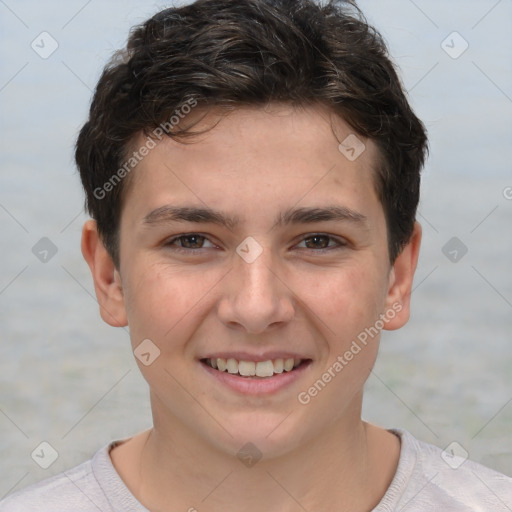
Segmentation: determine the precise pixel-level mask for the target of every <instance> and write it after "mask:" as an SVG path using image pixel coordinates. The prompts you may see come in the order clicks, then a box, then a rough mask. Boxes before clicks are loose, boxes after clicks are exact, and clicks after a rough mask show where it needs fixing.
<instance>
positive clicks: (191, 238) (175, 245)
mask: <svg viewBox="0 0 512 512" xmlns="http://www.w3.org/2000/svg"><path fill="white" fill-rule="evenodd" d="M205 241H208V239H207V238H206V237H205V236H202V235H200V234H198V233H188V234H186V235H180V236H176V237H174V238H173V239H171V240H169V241H168V242H166V243H165V244H164V245H165V247H170V248H171V249H173V250H176V251H185V252H186V251H189V252H192V251H194V250H198V249H206V248H207V247H204V243H205ZM209 243H210V244H211V242H209ZM212 246H213V244H212Z"/></svg>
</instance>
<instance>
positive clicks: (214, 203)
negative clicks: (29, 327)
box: [76, 0, 427, 453]
mask: <svg viewBox="0 0 512 512" xmlns="http://www.w3.org/2000/svg"><path fill="white" fill-rule="evenodd" d="M426 144H427V142H426V134H425V130H424V127H423V125H422V123H421V122H420V121H419V120H418V118H417V117H416V116H415V114H414V113H413V111H412V109H411V108H410V106H409V104H408V101H407V98H406V96H405V94H404V91H403V88H402V86H401V83H400V80H399V78H398V76H397V74H396V71H395V68H394V66H393V64H392V62H391V61H390V59H389V57H388V55H387V49H386V46H385V44H384V42H383V40H382V38H381V37H380V35H379V34H378V33H377V32H376V31H375V30H374V29H373V28H372V27H370V26H368V24H367V23H366V22H365V20H364V18H363V15H362V14H361V13H360V12H359V11H358V9H357V7H356V6H355V5H354V4H352V3H349V2H336V1H331V2H328V3H327V4H326V5H324V6H319V5H317V4H315V3H313V2H311V1H307V0H303V1H300V0H299V1H292V0H247V1H245V2H239V1H238V0H198V1H196V2H195V3H193V4H191V5H187V6H184V7H180V8H170V9H166V10H164V11H162V12H160V13H158V14H156V15H155V16H154V17H152V18H151V19H149V20H148V21H146V22H145V23H143V24H142V25H140V26H138V27H136V28H135V29H134V30H133V31H132V33H131V35H130V37H129V40H128V44H127V47H126V49H124V50H122V51H120V52H118V53H117V54H116V55H115V56H114V58H113V59H112V60H111V62H110V63H109V64H108V65H107V66H106V68H105V69H104V71H103V74H102V76H101V78H100V80H99V82H98V85H97V88H96V91H95V94H94V98H93V101H92V105H91V109H90V116H89V119H88V121H87V122H86V124H85V125H84V126H83V128H82V130H81V132H80V134H79V137H78V141H77V145H76V162H77V165H78V168H79V171H80V176H81V179H82V183H83V186H84V189H85V192H86V207H87V209H88V211H89V213H90V214H91V216H92V218H93V219H94V222H90V223H88V224H87V226H86V227H85V228H84V236H83V241H82V250H83V253H84V256H85V257H86V259H87V261H88V263H89V265H90V267H91V270H92V273H93V277H94V280H95V287H96V293H97V296H98V299H99V302H100V306H101V312H102V316H103V318H104V319H105V320H106V321H107V322H109V323H110V324H111V325H116V326H120V325H126V324H129V325H130V335H131V338H132V345H133V347H134V349H135V348H136V347H138V346H139V345H140V343H141V342H142V341H143V340H145V339H148V340H151V344H152V345H151V346H154V347H157V349H158V350H157V352H158V351H159V352H158V353H159V357H158V358H156V359H155V360H154V362H152V364H151V365H147V366H146V365H145V364H143V363H141V364H140V365H139V366H140V367H141V369H142V371H143V374H144V376H145V377H146V379H147V380H148V382H149V384H150V387H151V391H152V401H153V410H154V415H155V422H156V423H158V422H159V421H160V422H161V423H165V422H166V421H167V422H168V421H170V418H174V420H176V419H179V420H180V421H181V422H182V424H187V425H189V426H192V425H194V427H192V428H191V430H192V431H194V432H195V433H196V434H198V435H199V436H202V437H203V438H205V437H208V435H210V434H207V431H208V430H207V428H208V425H209V426H210V427H211V429H212V430H211V432H212V433H211V438H210V440H211V441H212V442H213V439H217V440H218V439H219V432H214V431H215V429H216V428H217V427H215V426H212V425H211V424H210V423H209V422H211V418H208V417H206V418H205V417H204V411H201V410H200V409H198V410H195V411H192V412H191V410H190V404H185V402H187V400H189V398H186V396H185V395H183V391H180V389H181V388H183V387H185V388H186V389H187V390H189V394H191V395H195V397H196V398H197V400H199V401H201V397H202V396H203V395H204V394H208V393H209V392H211V395H210V396H209V397H208V399H209V403H212V404H220V405H222V406H223V407H224V408H225V415H224V418H225V419H226V425H232V426H233V427H235V428H234V431H235V432H242V433H243V435H242V437H244V438H247V436H249V437H250V436H252V437H251V439H259V442H260V443H261V444H263V443H264V442H265V443H270V444H272V441H271V440H269V439H267V437H266V435H265V436H264V433H268V432H270V431H271V430H272V428H273V426H275V425H276V424H278V423H279V422H280V421H282V418H281V415H282V414H283V410H286V409H287V408H288V407H287V404H290V399H292V401H293V403H294V404H295V406H297V407H299V409H298V412H297V414H296V415H295V416H296V418H297V419H296V420H295V422H294V421H291V422H290V424H289V426H286V425H284V424H283V426H282V428H281V429H280V432H281V434H279V433H276V434H275V435H274V441H273V442H274V444H273V445H272V446H273V448H272V449H271V450H277V451H274V453H277V452H278V451H279V450H286V449H287V448H283V446H284V444H283V442H284V441H283V440H284V439H287V440H288V441H287V443H288V444H287V446H288V449H291V448H290V447H291V446H292V445H293V443H298V442H299V441H298V440H299V439H304V438H305V437H308V436H313V435H314V433H315V432H317V433H318V432H319V431H320V430H321V429H322V428H326V425H328V424H330V423H332V422H334V421H336V420H337V419H340V418H341V417H342V415H343V414H345V413H347V411H352V413H354V414H355V413H357V409H358V407H359V406H360V394H361V391H362V386H363V384H364V382H365V380H366V378H367V377H368V374H369V371H370V370H371V367H372V365H373V362H374V359H375V356H376V351H377V342H378V339H379V335H378V334H375V335H369V336H370V338H369V339H368V336H367V343H366V344H364V346H363V344H362V342H360V343H359V345H361V347H359V348H360V349H361V350H360V352H361V355H359V352H357V349H356V348H354V349H353V351H352V353H353V354H354V352H355V353H357V357H356V356H355V355H354V358H355V359H354V362H352V361H350V364H348V362H347V365H346V367H345V366H344V367H343V368H342V370H343V372H341V370H340V371H339V372H338V373H339V375H340V377H339V378H338V381H336V382H337V383H336V384H335V383H333V384H332V385H330V388H329V390H327V389H326V390H325V391H322V397H321V399H320V398H319V399H318V400H316V401H315V403H314V404H311V405H308V407H310V409H309V410H308V407H306V406H305V405H304V404H303V403H302V404H301V403H300V401H299V402H298V401H297V398H296V397H297V395H298V391H304V385H305V384H306V383H312V382H313V381H315V380H317V379H318V378H320V377H321V376H322V375H323V374H325V372H326V371H328V372H330V374H331V377H332V375H333V372H335V371H336V370H335V369H332V367H333V364H334V362H335V361H337V357H338V356H340V355H343V354H344V353H346V351H347V350H352V349H351V348H350V347H353V345H351V343H352V342H353V341H354V340H357V339H359V340H360V341H361V337H360V334H361V332H363V331H364V329H368V332H370V329H371V328H372V327H373V328H374V329H375V325H376V322H380V324H382V325H380V324H377V327H378V329H377V331H380V329H382V328H386V329H396V328H399V327H401V326H402V325H403V324H404V323H405V322H406V321H407V318H408V312H409V295H410V289H411V283H412V277H413V274H414V269H415V266H416V261H417V255H418V248H419V239H420V229H419V225H418V224H417V223H416V222H415V215H416V208H417V204H418V200H419V184H420V170H421V168H422V166H423V163H424V158H425V155H426V151H427V145H426ZM184 206H187V207H188V206H193V207H194V208H195V209H196V210H194V211H192V210H187V211H185V210H183V207H184ZM262 206H263V208H262ZM327 206H333V207H334V209H331V213H332V211H334V210H336V215H337V217H336V219H337V220H336V219H334V218H332V215H330V214H328V213H326V211H323V210H322V211H320V210H321V209H322V208H325V207H327ZM178 207H181V208H182V209H181V210H180V211H179V212H178V213H177V208H178ZM301 207H302V208H303V209H302V210H300V209H301ZM199 209H200V211H199ZM292 210H295V211H292ZM220 213H222V214H223V218H222V219H220V215H219V214H220ZM306 228H307V229H306ZM186 233H196V234H200V236H199V235H196V236H195V237H193V238H190V237H189V238H188V239H186V240H184V239H183V238H181V239H180V240H179V242H177V239H176V237H177V236H178V235H180V234H186ZM307 233H309V234H310V238H307V240H308V242H307V245H306V246H304V245H303V244H304V243H305V242H304V239H305V238H306V237H303V238H302V242H301V239H300V235H301V234H302V235H305V234H307ZM315 233H325V234H328V236H327V237H325V236H324V235H319V236H317V237H316V238H315V235H314V234H315ZM311 234H312V235H311ZM331 235H332V236H331ZM311 236H313V239H311ZM329 237H331V238H330V239H329ZM190 240H193V242H192V244H191V243H190ZM336 240H337V242H336ZM184 241H185V242H186V244H187V245H186V246H185V245H184V244H183V242H184ZM311 241H313V244H311V243H309V242H311ZM319 241H320V246H318V245H315V244H317V243H318V242H319ZM326 242H327V243H326ZM204 243H206V244H207V245H206V248H205V247H204ZM323 243H326V247H329V248H328V249H325V250H324V252H323V253H319V252H317V251H318V249H324V247H323V245H322V244H323ZM333 243H335V244H336V243H338V245H339V247H338V249H333V247H332V246H333ZM243 244H245V245H243ZM247 244H249V245H247ZM197 245H198V247H197ZM178 246H179V248H181V251H178V250H177V248H178ZM183 247H186V249H183ZM298 247H300V248H299V249H298ZM297 251H298V252H297ZM329 251H330V252H329ZM243 252H246V253H251V256H254V258H253V257H250V258H243ZM314 252H316V254H313V253H314ZM320 254H321V255H320ZM390 312H393V314H392V315H391V313H390ZM383 315H385V318H384V317H383ZM371 332H373V331H371ZM368 341H371V343H368ZM155 350H156V349H155ZM155 353H156V352H155ZM234 353H236V354H239V355H240V356H241V358H242V356H244V357H247V358H249V357H253V358H256V360H258V358H259V355H261V356H268V355H269V354H270V355H275V356H279V355H285V356H286V355H287V356H291V357H294V356H301V358H302V359H304V360H305V361H306V362H307V364H305V365H304V367H301V370H300V371H301V372H302V374H301V375H302V377H300V378H298V380H296V383H295V384H292V385H291V387H288V388H287V391H286V392H283V393H277V394H275V395H272V396H270V395H268V394H263V395H258V394H256V395H254V396H252V395H251V400H249V401H247V400H246V398H247V396H246V395H243V396H240V395H238V394H237V393H236V392H233V391H226V390H225V389H224V388H222V386H221V389H216V388H215V386H213V387H212V388H211V390H206V391H205V389H206V388H208V385H207V383H208V382H209V381H208V379H210V378H212V377H211V375H210V374H209V373H208V372H210V370H212V371H216V370H213V369H205V368H203V367H204V366H205V360H206V359H210V356H211V357H217V356H218V357H222V356H223V355H226V356H229V355H230V354H234ZM350 359H352V357H350ZM356 359H357V361H356ZM340 364H341V363H340ZM329 369H330V370H329ZM196 371H197V372H199V373H198V375H199V377H198V378H197V379H196V375H195V372H196ZM203 371H204V372H205V374H204V375H203V373H201V372H203ZM294 371H297V370H294ZM308 372H309V373H308ZM210 373H211V372H210ZM336 375H337V374H336ZM203 379H204V380H203ZM332 380H335V379H334V378H332ZM347 383H350V385H348V384H347ZM340 389H343V392H342V393H341V394H340ZM166 390H167V391H166ZM313 394H314V393H313ZM180 396H181V399H177V398H176V397H180ZM303 396H304V395H303ZM205 398H206V397H205ZM180 400H181V402H180ZM303 401H304V400H303ZM333 401H334V402H336V403H337V404H338V405H339V409H338V410H339V414H337V415H334V416H329V414H328V412H329V411H328V410H327V409H326V404H329V403H331V404H332V403H333ZM178 402H180V403H178ZM312 407H316V408H317V410H316V411H315V414H313V415H312V416H311V415H310V414H309V413H311V412H312V410H311V408H312ZM213 410H214V411H215V410H216V409H215V406H214V409H213ZM262 410H263V411H264V414H263V416H262ZM322 411H323V412H322ZM347 414H348V413H347ZM254 415H257V418H258V421H257V422H255V421H254V418H255V417H256V416H254ZM306 417H309V418H310V419H308V420H305V418H306ZM313 417H314V419H311V418H313ZM347 417H348V416H347ZM299 425H300V427H299ZM290 432H294V434H293V435H292V436H291V437H290ZM226 436H227V434H226V435H225V438H224V439H223V441H222V442H221V441H218V442H219V443H220V444H221V445H222V446H224V448H226V449H229V447H232V443H233V436H231V438H229V437H226ZM221 437H222V436H221ZM263 438H265V439H266V441H263ZM230 439H231V440H230ZM215 442H217V441H215ZM290 443H291V444H290ZM261 444H260V445H261ZM285 444H286V443H285ZM269 450H270V445H269Z"/></svg>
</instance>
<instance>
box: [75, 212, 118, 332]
mask: <svg viewBox="0 0 512 512" xmlns="http://www.w3.org/2000/svg"><path fill="white" fill-rule="evenodd" d="M82 254H83V257H84V258H85V261H86V262H87V264H88V265H89V268H90V269H91V274H92V278H93V280H94V289H95V291H96V298H97V299H98V304H99V305H100V315H101V318H102V319H103V320H104V321H105V322H106V323H107V324H109V325H111V326H113V327H124V326H126V325H128V321H127V317H126V308H125V303H124V295H123V288H122V285H121V276H120V274H119V272H118V271H117V269H116V268H115V266H114V262H113V261H112V258H111V257H110V255H109V253H108V252H107V250H106V249H105V246H104V245H103V242H102V240H101V238H100V236H99V233H98V229H97V225H96V221H94V220H88V221H87V222H86V223H85V224H84V227H83V229H82Z"/></svg>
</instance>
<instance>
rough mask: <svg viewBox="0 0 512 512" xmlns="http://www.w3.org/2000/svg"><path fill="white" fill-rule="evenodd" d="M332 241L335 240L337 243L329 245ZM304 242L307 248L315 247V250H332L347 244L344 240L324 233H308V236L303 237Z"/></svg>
mask: <svg viewBox="0 0 512 512" xmlns="http://www.w3.org/2000/svg"><path fill="white" fill-rule="evenodd" d="M330 241H332V242H334V243H335V245H334V246H329V242H330ZM302 242H304V243H305V244H306V248H307V249H315V252H325V251H331V250H335V249H340V248H342V247H344V246H346V245H347V243H346V242H344V241H343V240H340V239H337V238H334V237H332V236H330V235H324V234H322V233H315V234H313V235H308V236H307V237H305V238H303V239H302ZM302 242H301V243H302Z"/></svg>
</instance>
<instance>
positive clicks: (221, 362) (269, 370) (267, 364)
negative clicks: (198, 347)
mask: <svg viewBox="0 0 512 512" xmlns="http://www.w3.org/2000/svg"><path fill="white" fill-rule="evenodd" d="M206 361H207V363H208V364H209V365H210V366H211V367H212V368H217V369H218V370H220V371H221V372H225V371H227V372H229V373H239V374H240V375H242V376H244V377H250V376H254V375H255V376H256V377H271V376H272V375H274V373H283V370H284V371H286V372H289V371H291V370H293V368H295V367H296V366H298V365H299V364H300V363H301V362H302V359H294V358H293V357H290V358H288V359H280V358H279V359H274V360H271V359H269V360H268V361H259V362H257V363H256V362H254V361H238V360H236V359H231V358H230V359H224V358H222V357H218V358H216V359H207V360H206Z"/></svg>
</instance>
